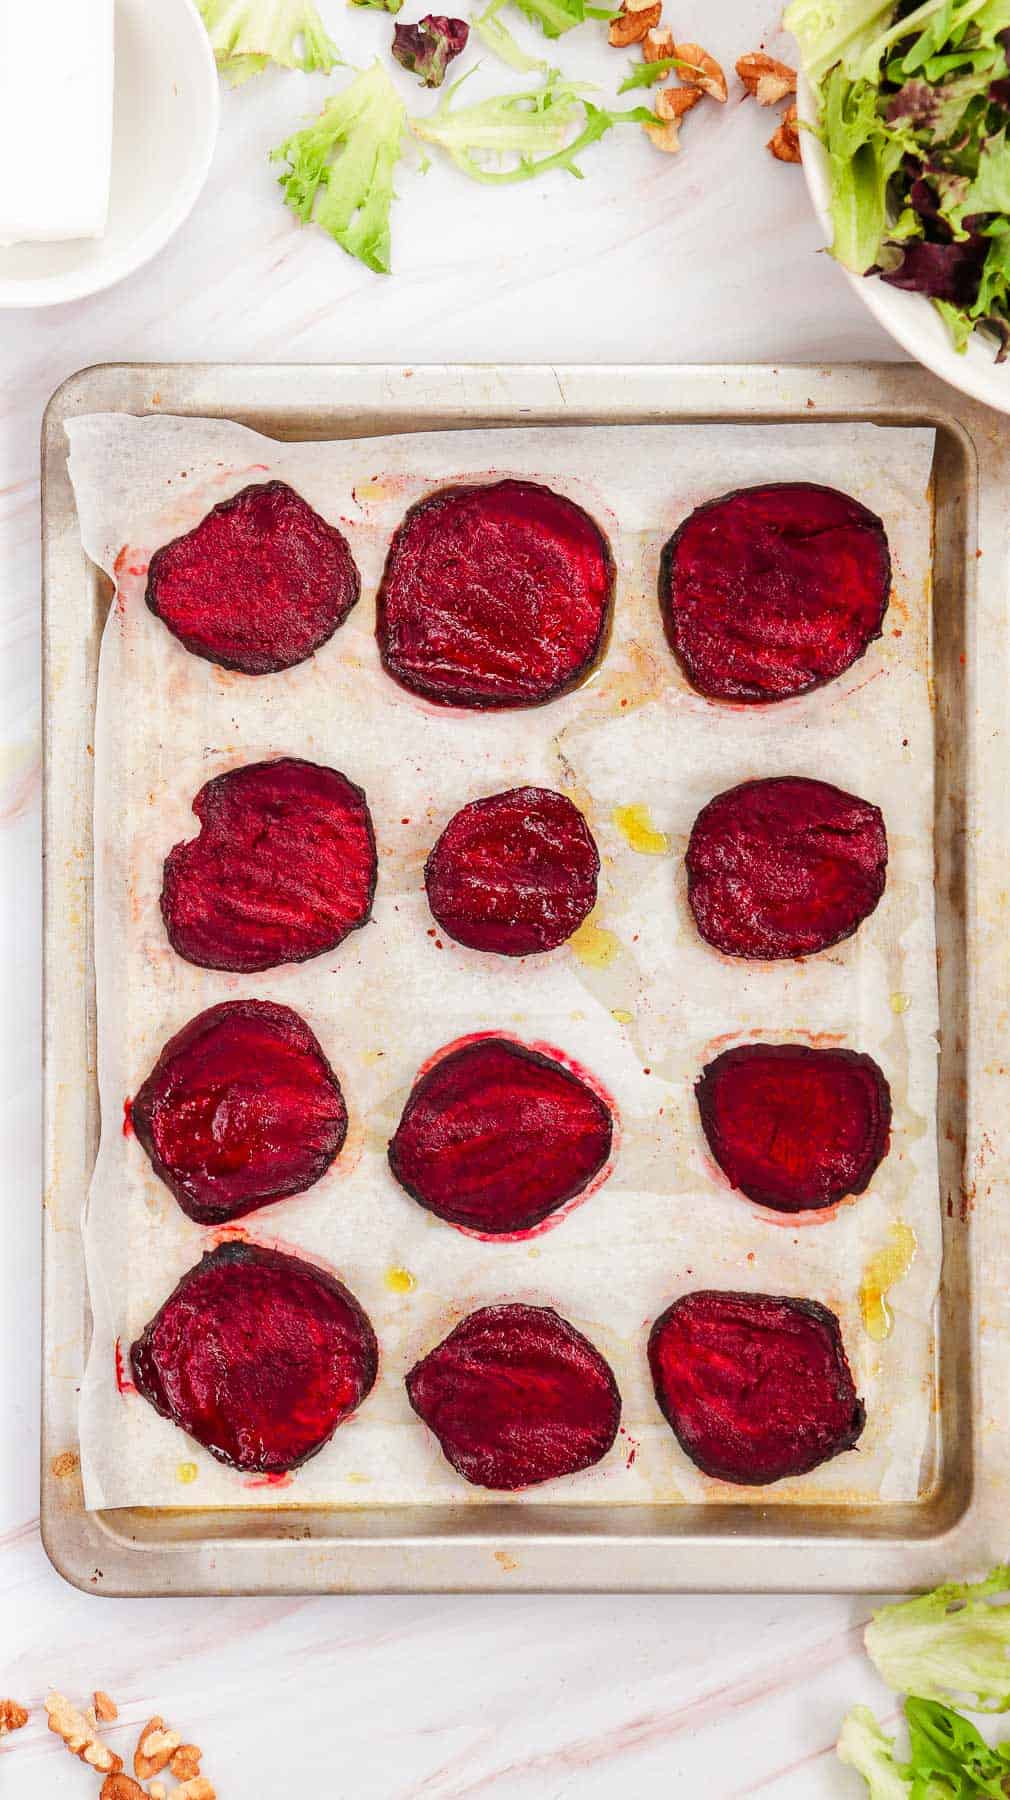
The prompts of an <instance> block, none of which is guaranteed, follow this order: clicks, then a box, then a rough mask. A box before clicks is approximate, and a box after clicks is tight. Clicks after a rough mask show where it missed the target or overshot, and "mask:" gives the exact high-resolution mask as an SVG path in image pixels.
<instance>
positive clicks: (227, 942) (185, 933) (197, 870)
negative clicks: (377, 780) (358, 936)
mask: <svg viewBox="0 0 1010 1800" xmlns="http://www.w3.org/2000/svg"><path fill="white" fill-rule="evenodd" d="M193 811H194V813H195V814H196V816H197V818H198V819H199V821H200V833H199V836H198V837H195V838H189V839H187V840H186V841H185V842H184V843H181V844H176V845H175V847H174V849H172V850H170V851H169V853H168V856H167V857H166V858H165V872H164V880H163V884H162V890H161V911H162V916H163V918H164V921H165V929H166V931H167V932H168V937H169V942H170V943H171V945H172V948H173V950H175V951H177V952H178V954H179V955H180V956H183V957H185V959H186V961H187V962H192V963H197V964H199V966H200V967H201V968H205V969H231V970H235V971H238V972H242V973H251V972H254V971H257V970H261V969H272V968H276V967H277V965H278V964H279V963H289V962H305V961H306V960H307V958H309V957H312V956H320V955H322V953H323V952H324V951H326V950H333V949H335V948H336V946H337V945H338V944H341V943H343V940H344V938H345V937H347V935H348V933H349V932H352V931H356V930H357V929H358V928H359V926H361V925H364V924H366V923H367V921H368V919H369V918H370V917H371V912H372V900H373V897H374V894H375V883H376V876H377V860H376V852H375V835H374V833H373V830H372V819H371V814H370V813H369V810H368V803H367V801H366V799H365V795H364V793H363V791H362V789H361V788H359V787H356V786H355V784H354V782H353V781H349V780H348V779H347V776H346V775H342V774H341V773H340V772H339V770H337V769H329V768H326V767H325V766H324V765H322V764H320V763H311V762H305V761H303V760H302V759H301V758H300V757H294V756H285V757H279V758H278V759H277V760H276V761H273V762H261V763H247V764H245V766H244V767H242V768H239V769H229V770H228V771H227V773H226V774H224V775H217V776H215V777H214V779H213V780H212V781H208V782H207V783H206V785H205V786H204V787H202V788H201V789H200V792H199V793H198V794H197V796H196V799H195V800H194V801H193Z"/></svg>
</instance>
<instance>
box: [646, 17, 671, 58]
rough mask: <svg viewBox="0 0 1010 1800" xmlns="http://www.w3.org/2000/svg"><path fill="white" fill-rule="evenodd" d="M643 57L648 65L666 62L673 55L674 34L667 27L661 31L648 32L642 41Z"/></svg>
mask: <svg viewBox="0 0 1010 1800" xmlns="http://www.w3.org/2000/svg"><path fill="white" fill-rule="evenodd" d="M642 55H643V57H644V58H645V61H646V62H647V63H657V62H664V61H665V59H666V58H667V57H668V56H672V55H673V32H672V31H668V30H667V28H666V27H665V26H664V27H663V29H662V30H661V31H655V30H653V31H647V32H646V34H645V36H644V38H643V39H642Z"/></svg>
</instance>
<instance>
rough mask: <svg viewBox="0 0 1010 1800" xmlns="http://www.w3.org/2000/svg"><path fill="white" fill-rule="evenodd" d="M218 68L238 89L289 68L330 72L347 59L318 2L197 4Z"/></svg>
mask: <svg viewBox="0 0 1010 1800" xmlns="http://www.w3.org/2000/svg"><path fill="white" fill-rule="evenodd" d="M197 5H198V6H199V8H200V15H201V17H202V19H203V22H204V24H205V25H206V27H207V34H208V36H209V38H210V42H211V48H212V49H213V51H214V56H215V59H216V61H217V66H218V68H219V69H220V71H221V73H222V75H224V76H225V78H226V80H228V81H230V82H231V83H232V85H233V86H237V85H238V84H239V82H242V81H248V79H249V77H250V75H261V74H262V73H263V70H264V69H265V68H267V67H268V65H269V64H270V63H278V64H279V65H280V67H281V68H284V69H305V70H312V69H322V70H324V71H325V72H326V73H328V72H329V71H330V69H332V68H333V67H334V66H335V65H336V64H337V63H339V62H340V61H341V60H342V58H341V56H340V52H339V50H338V49H337V46H336V44H334V43H333V41H332V39H331V38H329V37H328V36H327V33H326V31H325V30H324V27H323V22H322V20H321V18H320V17H319V13H318V11H317V10H316V7H315V4H314V0H197Z"/></svg>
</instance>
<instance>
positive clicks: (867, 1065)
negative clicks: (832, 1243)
mask: <svg viewBox="0 0 1010 1800" xmlns="http://www.w3.org/2000/svg"><path fill="white" fill-rule="evenodd" d="M769 1065H772V1067H773V1068H775V1067H777V1068H778V1069H780V1070H786V1069H788V1068H789V1066H790V1065H794V1066H795V1065H803V1067H804V1068H805V1070H806V1072H807V1073H808V1074H809V1075H811V1076H813V1077H814V1078H819V1077H820V1076H821V1075H823V1077H824V1079H825V1081H826V1082H830V1081H831V1079H832V1076H833V1074H834V1073H835V1071H837V1070H839V1069H845V1070H846V1071H848V1072H850V1073H851V1074H852V1075H857V1074H858V1076H859V1077H860V1080H861V1083H862V1087H863V1091H864V1094H865V1095H866V1099H865V1103H864V1112H865V1121H864V1123H865V1126H866V1128H867V1133H868V1135H867V1136H866V1144H865V1148H864V1150H863V1153H862V1157H861V1159H860V1161H859V1163H858V1166H857V1167H856V1168H855V1170H854V1171H853V1173H852V1175H851V1177H850V1178H848V1179H844V1178H841V1176H840V1174H836V1175H835V1176H834V1178H833V1179H831V1180H830V1181H829V1180H828V1179H827V1173H828V1171H827V1168H826V1164H827V1162H828V1160H829V1158H830V1156H831V1148H832V1147H831V1146H820V1147H819V1149H818V1160H819V1163H820V1167H821V1168H822V1169H824V1170H825V1174H824V1176H823V1177H822V1178H821V1180H820V1181H819V1182H818V1184H817V1185H818V1187H819V1188H820V1189H821V1190H822V1191H821V1192H820V1193H819V1194H817V1195H813V1194H809V1193H807V1194H803V1195H801V1194H799V1193H798V1192H797V1191H796V1190H797V1188H798V1187H799V1185H800V1182H799V1178H798V1177H797V1179H796V1181H795V1182H793V1183H792V1185H790V1178H789V1176H788V1175H783V1176H782V1177H781V1178H780V1179H777V1180H776V1179H775V1178H774V1177H773V1176H772V1175H771V1174H770V1175H769V1178H768V1180H767V1181H766V1182H764V1183H762V1182H758V1181H756V1180H755V1178H754V1177H753V1176H751V1177H750V1178H748V1175H747V1173H746V1172H745V1169H746V1165H747V1163H748V1161H763V1160H766V1159H765V1158H763V1157H762V1154H761V1152H760V1151H758V1152H757V1154H756V1156H755V1155H752V1154H751V1152H750V1149H749V1146H746V1145H745V1146H744V1148H743V1151H742V1153H741V1151H740V1149H739V1146H738V1144H737V1143H735V1142H734V1143H729V1142H727V1141H726V1140H727V1138H728V1136H729V1133H728V1132H727V1130H726V1120H725V1112H724V1110H721V1109H720V1104H719V1101H720V1088H721V1086H722V1084H723V1083H724V1081H726V1080H732V1076H733V1074H734V1073H735V1072H736V1071H737V1070H738V1069H740V1068H747V1067H748V1066H749V1067H750V1068H751V1069H752V1070H754V1071H758V1070H760V1069H761V1068H762V1066H763V1067H764V1069H765V1071H766V1072H769V1078H771V1076H770V1071H769ZM694 1092H695V1097H696V1099H697V1102H698V1111H699V1114H700V1116H701V1123H702V1129H703V1130H704V1133H705V1137H706V1140H707V1142H708V1147H709V1149H710V1151H711V1152H712V1155H713V1157H714V1158H715V1160H716V1162H717V1163H718V1165H719V1167H720V1169H721V1170H722V1172H723V1174H724V1175H725V1176H726V1178H727V1180H729V1181H730V1182H731V1184H732V1186H733V1187H734V1188H735V1189H736V1190H737V1191H738V1192H739V1193H742V1194H746V1196H747V1198H748V1199H750V1200H753V1201H755V1202H756V1203H757V1205H759V1206H768V1207H772V1208H773V1209H774V1210H776V1211H778V1212H787V1213H792V1212H805V1211H808V1210H811V1211H816V1210H817V1209H819V1208H822V1207H828V1206H832V1205H834V1204H835V1203H836V1202H837V1201H839V1200H842V1199H844V1198H846V1196H848V1195H855V1194H862V1193H865V1191H866V1189H867V1188H868V1187H869V1184H870V1182H871V1181H872V1179H873V1177H874V1175H875V1173H876V1171H877V1169H878V1168H879V1167H880V1164H881V1163H882V1161H883V1159H884V1157H885V1156H886V1155H887V1150H888V1144H889V1138H890V1126H891V1090H890V1087H889V1086H888V1083H887V1079H886V1077H885V1075H884V1073H883V1071H882V1069H880V1068H879V1067H878V1065H877V1063H875V1062H874V1060H873V1058H872V1056H867V1055H865V1054H864V1053H863V1052H862V1051H858V1050H848V1049H844V1048H841V1047H832V1048H831V1049H826V1050H822V1049H814V1048H812V1047H811V1046H810V1045H808V1044H737V1045H735V1046H734V1047H733V1048H732V1049H729V1050H724V1051H722V1052H721V1054H720V1055H719V1056H716V1057H714V1058H713V1060H712V1061H711V1062H710V1063H708V1064H706V1066H705V1068H704V1069H703V1070H702V1073H701V1076H700V1077H699V1079H698V1081H696V1082H695V1087H694ZM871 1094H872V1100H871V1099H870V1095H871ZM793 1104H794V1107H798V1106H800V1105H802V1104H803V1096H802V1095H800V1094H797V1096H796V1097H795V1100H794V1103H793ZM778 1111H779V1109H778V1106H777V1105H776V1111H775V1117H776V1119H777V1117H778ZM795 1117H796V1119H797V1123H798V1124H799V1125H800V1126H802V1125H803V1123H804V1122H807V1123H808V1124H809V1114H808V1113H806V1112H803V1113H802V1114H800V1113H796V1114H795ZM797 1135H798V1133H797ZM813 1148H815V1147H814V1146H811V1149H813ZM835 1160H836V1162H837V1157H836V1159H835ZM811 1161H813V1157H811Z"/></svg>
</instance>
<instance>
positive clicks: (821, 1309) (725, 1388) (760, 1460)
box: [649, 1291, 866, 1487]
mask: <svg viewBox="0 0 1010 1800" xmlns="http://www.w3.org/2000/svg"><path fill="white" fill-rule="evenodd" d="M649 1367H650V1369H651V1370H652V1380H653V1386H654V1387H655V1390H656V1399H657V1400H658V1401H659V1405H660V1408H661V1410H662V1412H663V1413H664V1415H665V1417H666V1419H667V1420H668V1422H669V1424H670V1425H671V1426H672V1427H673V1430H674V1432H675V1433H676V1435H677V1437H678V1439H679V1440H680V1444H681V1447H682V1448H683V1449H684V1451H685V1452H686V1453H687V1455H688V1456H689V1457H690V1458H691V1461H692V1462H693V1463H697V1465H698V1467H699V1469H701V1470H703V1472H704V1473H705V1474H706V1475H714V1476H717V1477H718V1478H719V1479H720V1480H721V1481H733V1482H736V1483H737V1484H738V1485H740V1486H744V1487H762V1486H764V1485H765V1484H766V1483H768V1482H771V1481H782V1480H784V1479H785V1477H786V1476H790V1475H805V1474H807V1472H808V1471H809V1470H810V1469H816V1467H817V1465H818V1464H819V1463H822V1462H827V1461H828V1459H829V1458H830V1457H832V1456H837V1455H839V1453H840V1452H841V1451H842V1450H851V1448H852V1446H853V1444H855V1443H856V1441H857V1439H858V1438H859V1437H860V1436H861V1434H862V1430H863V1426H864V1424H865V1423H866V1413H865V1410H864V1407H863V1403H862V1401H861V1400H859V1399H858V1398H857V1396H856V1390H855V1387H854V1385H853V1381H852V1375H851V1373H850V1371H849V1365H848V1362H847V1361H846V1357H845V1349H844V1346H843V1344H842V1336H841V1332H840V1330H839V1326H838V1320H837V1319H836V1317H835V1315H834V1313H832V1312H829V1311H828V1309H827V1307H826V1306H819V1305H818V1304H817V1302H816V1301H814V1300H786V1299H782V1298H780V1297H779V1296H777V1295H773V1294H733V1293H713V1292H705V1291H700V1292H698V1293H694V1294H685V1295H684V1297H683V1299H681V1300H675V1301H674V1303H673V1305H672V1306H670V1307H668V1308H667V1310H666V1312H665V1313H663V1314H662V1316H661V1317H660V1318H658V1319H657V1320H656V1323H655V1325H654V1326H653V1328H652V1333H651V1335H650V1338H649Z"/></svg>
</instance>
